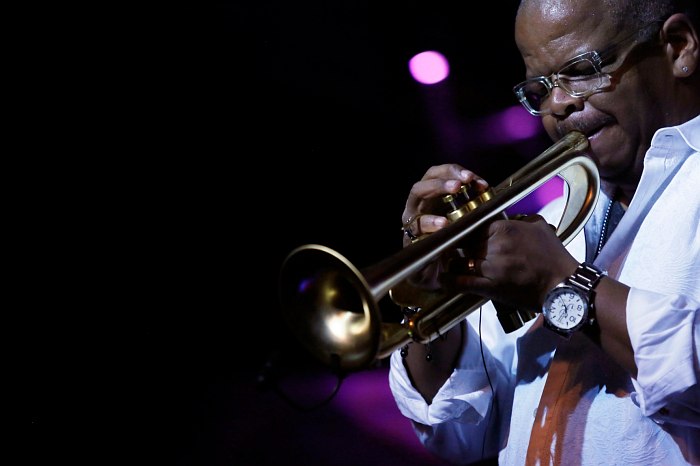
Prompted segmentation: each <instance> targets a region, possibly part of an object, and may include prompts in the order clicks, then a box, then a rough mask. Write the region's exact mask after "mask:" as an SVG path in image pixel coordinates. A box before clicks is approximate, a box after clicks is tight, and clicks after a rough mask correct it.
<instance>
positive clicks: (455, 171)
mask: <svg viewBox="0 0 700 466" xmlns="http://www.w3.org/2000/svg"><path fill="white" fill-rule="evenodd" d="M433 178H439V179H443V180H458V181H460V182H461V183H462V184H468V183H474V184H475V186H478V187H480V188H481V192H483V191H484V190H486V188H488V187H489V184H488V183H487V182H486V180H484V179H483V178H481V177H480V176H479V175H477V174H476V173H474V172H473V171H471V170H467V169H466V168H464V167H462V166H461V165H458V164H456V163H447V164H443V165H435V166H432V167H430V168H429V169H428V171H426V172H425V175H424V176H423V179H424V180H427V179H433Z"/></svg>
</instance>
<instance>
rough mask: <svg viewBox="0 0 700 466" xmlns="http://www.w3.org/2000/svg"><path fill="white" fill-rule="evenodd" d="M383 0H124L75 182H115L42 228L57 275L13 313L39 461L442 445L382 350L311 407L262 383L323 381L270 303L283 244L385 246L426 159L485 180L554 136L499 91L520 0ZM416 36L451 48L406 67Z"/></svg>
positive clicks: (355, 259) (249, 458) (350, 463)
mask: <svg viewBox="0 0 700 466" xmlns="http://www.w3.org/2000/svg"><path fill="white" fill-rule="evenodd" d="M380 3H381V5H377V4H375V3H373V2H363V1H357V2H356V1H348V2H321V1H311V2H301V3H299V2H296V3H295V2H283V1H264V0H263V1H261V2H253V3H245V4H240V3H239V2H214V3H210V4H207V5H206V6H205V5H201V4H197V5H195V4H190V5H188V4H186V3H185V4H178V6H168V5H166V6H162V7H159V9H157V10H156V11H153V12H149V15H148V16H144V15H143V12H133V14H132V13H131V12H122V13H126V14H125V15H124V16H126V17H125V18H124V23H123V24H122V25H120V28H119V31H120V35H119V36H118V37H119V39H117V40H116V42H117V43H116V44H114V45H116V48H114V49H112V48H110V49H109V50H108V51H102V52H101V53H102V54H103V55H102V56H104V55H105V54H107V58H108V59H109V60H113V67H107V68H109V70H111V71H110V73H113V74H114V76H113V77H114V81H115V83H114V84H118V85H113V86H105V87H103V88H101V89H102V90H101V91H100V93H99V94H98V95H100V96H102V95H105V94H106V95H108V96H109V97H103V98H104V99H105V100H107V99H109V104H110V105H107V104H105V105H100V107H101V111H103V112H105V113H106V114H108V115H109V117H108V118H106V120H105V121H102V120H100V121H99V125H100V126H101V127H102V128H103V129H104V128H105V127H109V128H110V129H109V131H105V133H107V134H103V135H101V136H100V137H99V138H96V139H95V144H94V147H95V151H96V152H97V156H96V158H98V159H99V161H98V162H93V163H92V164H91V165H90V168H91V169H92V170H93V171H94V172H95V173H103V174H104V179H107V181H106V183H107V184H108V186H107V189H105V187H103V186H101V185H102V183H103V178H102V176H95V177H91V178H90V181H89V184H90V187H91V188H93V190H91V191H88V192H94V191H99V192H101V191H100V190H102V189H105V190H106V191H109V193H107V194H105V195H104V199H102V197H99V198H97V199H96V198H94V197H91V196H89V195H88V197H89V198H90V199H88V200H83V199H84V196H86V191H83V190H82V189H78V188H72V189H76V198H79V199H81V202H84V206H85V207H84V208H81V209H78V210H79V211H78V212H75V214H74V215H75V217H76V219H79V223H78V222H76V223H73V222H72V221H68V222H67V221H66V220H65V218H63V219H62V221H61V223H60V225H61V228H56V230H60V234H61V235H62V236H65V241H58V240H56V241H52V242H51V244H49V245H47V246H45V248H46V251H47V254H46V255H44V257H43V258H42V261H46V262H45V263H46V264H47V265H45V269H42V276H43V277H44V278H46V279H47V280H48V281H49V282H50V284H51V288H50V290H51V291H50V292H49V291H47V292H45V293H43V294H42V296H41V300H40V302H39V301H37V305H36V307H37V308H38V309H40V311H37V312H36V313H31V316H28V317H27V318H26V321H25V322H23V325H22V327H21V328H22V329H23V332H22V333H23V334H24V331H26V334H27V335H26V337H25V341H30V342H31V343H30V344H26V345H25V346H23V347H25V348H26V349H25V352H24V354H23V358H27V359H26V360H27V361H28V363H27V364H23V365H22V366H23V371H24V376H23V378H22V380H24V381H26V385H27V388H26V389H24V390H23V391H24V395H25V397H26V399H27V400H28V402H27V404H26V406H27V407H28V408H27V412H28V413H29V415H28V416H25V419H26V420H27V425H28V431H29V434H30V435H29V445H28V446H27V450H26V451H27V452H28V456H29V459H30V460H31V461H32V462H34V463H35V464H46V463H47V462H49V461H51V462H54V461H58V459H59V458H67V460H68V461H69V462H78V461H80V460H82V459H85V460H86V461H87V462H88V463H90V464H103V463H105V462H111V461H116V462H117V463H119V464H149V465H153V464H164V465H183V466H184V465H193V466H223V465H236V466H248V465H250V466H253V465H256V466H268V465H269V466H272V465H290V466H291V465H293V466H316V465H319V466H325V465H328V466H345V465H347V466H356V465H366V466H374V465H377V466H379V465H382V466H383V465H403V466H431V465H440V464H443V463H441V462H440V461H439V460H438V459H436V458H433V457H431V456H430V455H429V454H428V453H427V452H426V451H425V450H423V448H422V446H420V445H419V444H418V441H417V439H416V437H415V436H414V435H413V432H412V431H411V428H410V425H409V423H408V421H407V420H406V419H404V418H403V417H402V416H401V415H400V413H399V412H398V409H397V407H396V406H395V404H394V402H393V399H392V398H391V394H390V392H389V386H388V380H387V361H386V360H384V361H378V362H377V363H376V364H375V365H374V366H372V367H371V368H368V369H367V370H366V371H362V372H359V373H356V374H351V375H349V376H348V377H346V378H345V380H344V383H343V385H342V386H341V388H340V390H339V391H338V393H337V396H336V397H335V398H334V399H333V400H332V401H330V402H329V403H327V404H326V405H324V406H322V407H321V408H318V409H315V410H311V411H301V410H298V409H295V408H294V407H293V406H291V405H290V404H289V403H287V402H285V401H284V400H283V398H282V397H280V395H279V393H278V392H277V391H276V390H275V387H278V388H279V389H280V390H282V392H283V393H286V394H288V395H290V396H292V399H294V400H296V401H297V402H300V403H302V404H304V406H306V405H309V404H312V403H314V402H317V401H320V400H321V399H323V397H324V396H325V395H326V394H327V393H329V392H330V391H331V390H332V388H333V380H332V377H331V376H330V373H329V372H328V371H327V370H326V368H323V367H320V366H319V365H318V364H317V363H316V361H315V360H314V358H312V357H310V355H309V354H308V353H307V352H306V351H305V350H303V349H302V348H300V345H299V343H298V342H297V341H296V340H295V338H294V337H293V336H292V335H290V332H289V328H288V326H287V325H286V323H285V322H284V316H283V315H282V312H281V309H280V305H279V300H278V296H277V290H278V276H279V272H280V268H281V265H282V263H283V261H284V259H285V257H286V256H287V255H288V254H289V253H290V252H291V251H292V250H293V249H294V248H296V247H298V246H301V245H304V244H309V243H315V244H321V245H325V246H327V247H329V248H332V249H334V250H336V251H338V252H340V253H341V254H343V255H344V256H345V257H346V258H347V259H348V260H349V261H350V262H352V263H353V264H355V265H356V266H357V267H358V268H364V267H368V266H371V265H373V264H376V263H377V262H379V261H381V260H383V259H384V258H386V257H388V256H390V255H391V254H393V253H395V252H397V251H399V250H400V248H401V241H402V237H401V234H402V233H401V231H400V227H401V213H402V210H403V205H404V201H405V198H406V196H407V194H408V192H409V190H410V188H411V186H412V184H413V183H414V182H415V181H417V180H418V179H420V177H421V176H422V175H423V173H424V172H425V171H426V169H427V168H428V167H429V166H431V165H435V164H438V163H447V162H456V163H460V164H462V165H464V166H467V167H470V168H472V169H474V171H476V172H478V173H480V174H481V175H482V176H483V177H484V178H486V179H487V180H489V181H491V182H492V183H493V184H496V183H498V182H500V181H501V180H502V179H504V178H505V177H506V176H507V175H509V174H510V173H512V172H513V171H515V169H517V168H519V167H520V166H522V165H524V164H525V163H526V162H527V161H528V160H530V159H531V158H532V157H534V156H535V155H537V154H538V153H539V152H540V151H541V150H543V149H544V148H545V147H546V146H547V144H548V141H547V140H546V138H545V137H544V136H543V134H542V133H541V132H540V130H539V126H538V125H539V121H538V120H537V119H535V118H532V117H529V115H524V110H522V109H521V108H519V106H518V104H517V102H516V100H515V97H514V96H513V95H512V92H511V88H512V85H513V84H515V83H517V82H518V81H520V80H521V79H522V77H523V66H522V63H521V61H520V57H519V55H518V53H517V50H516V48H515V45H514V44H513V39H512V36H513V34H512V25H513V20H514V14H515V8H516V6H517V2H497V3H494V2H491V3H490V4H489V2H486V3H479V6H475V5H476V4H474V3H468V4H466V3H465V4H464V5H463V6H461V7H458V6H456V5H453V4H452V2H437V3H436V2H429V3H425V2H397V3H393V2H392V3H391V4H387V3H386V2H380ZM490 5H492V6H490ZM484 30H486V31H487V32H483V31H484ZM478 31H482V32H478ZM425 50H439V51H441V52H442V53H443V54H444V55H445V56H447V57H448V59H449V61H450V75H449V76H448V78H447V79H446V80H444V81H442V82H439V83H437V84H434V85H426V84H421V83H419V82H417V81H415V80H414V79H413V78H412V77H411V75H410V74H409V72H408V61H409V59H410V58H411V57H413V56H414V55H415V54H417V53H419V52H422V51H425ZM103 93H104V94H103ZM84 99H85V100H86V101H88V100H90V96H84ZM122 99H123V101H122ZM113 101H114V102H113ZM117 110H118V112H117ZM91 115H92V114H89V115H88V116H89V118H88V119H93V120H99V118H97V117H95V118H92V116H91ZM93 124H94V123H93ZM82 168H84V167H82ZM81 206H82V204H81ZM92 215H98V216H99V219H97V220H94V221H93V219H92V217H91V216H92ZM86 224H87V225H86ZM84 225H86V226H84ZM42 263H44V262H42ZM67 266H69V267H67ZM66 270H70V272H66ZM381 308H382V312H383V313H384V315H385V318H387V319H397V318H398V317H399V309H398V308H397V307H396V306H394V305H393V303H391V302H389V301H388V300H386V299H382V301H381ZM23 360H24V359H23ZM266 364H272V367H271V368H268V369H266ZM263 373H265V374H266V377H267V378H264V380H261V379H260V377H261V374H263ZM23 406H24V405H23Z"/></svg>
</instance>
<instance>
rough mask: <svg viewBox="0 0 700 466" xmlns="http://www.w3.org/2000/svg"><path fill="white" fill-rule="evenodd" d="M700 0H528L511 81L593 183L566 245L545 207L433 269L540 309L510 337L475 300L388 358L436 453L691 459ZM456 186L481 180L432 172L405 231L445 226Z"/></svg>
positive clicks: (697, 456)
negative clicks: (519, 74)
mask: <svg viewBox="0 0 700 466" xmlns="http://www.w3.org/2000/svg"><path fill="white" fill-rule="evenodd" d="M697 9H698V4H697V1H695V0H693V1H687V2H685V1H661V0H659V1H655V0H559V1H557V0H523V1H522V2H521V4H520V7H519V10H518V13H517V17H516V22H515V38H516V43H517V45H518V48H519V50H520V52H521V54H522V56H523V59H524V62H525V65H526V70H527V78H528V79H527V80H526V81H525V82H523V83H521V84H519V85H518V86H516V87H515V88H514V90H515V92H516V95H517V96H518V98H519V99H520V101H521V102H522V103H523V105H524V106H525V108H527V109H528V111H530V113H532V114H533V115H536V116H538V117H540V118H541V119H542V123H543V125H544V127H545V129H546V131H547V133H548V134H549V135H550V136H551V138H552V139H553V140H558V139H560V138H562V137H563V136H564V135H566V134H567V133H569V132H570V131H573V130H578V131H581V132H583V133H584V134H585V135H586V136H587V137H588V140H589V142H590V147H589V149H588V151H587V153H588V155H590V157H591V158H592V159H593V160H594V161H595V162H596V165H597V166H598V168H599V172H600V175H601V180H602V192H601V196H600V199H599V201H598V204H597V206H596V208H595V211H594V213H593V215H592V216H591V219H590V220H589V221H588V223H587V224H586V225H585V228H584V232H585V234H581V235H579V237H577V238H575V239H574V241H572V243H570V244H569V245H568V246H567V248H565V247H564V246H563V245H562V243H561V241H560V240H559V239H558V238H557V237H556V235H555V233H554V232H553V229H552V228H551V227H550V225H548V223H547V222H548V221H549V222H550V223H555V220H553V219H555V218H556V216H555V215H554V211H553V210H551V209H552V208H554V205H553V206H548V208H547V209H545V210H544V211H543V212H542V216H543V217H545V219H546V221H544V220H543V219H542V217H540V216H532V217H530V218H528V219H526V220H527V221H517V220H498V221H494V222H492V223H491V224H490V225H489V226H488V227H487V231H486V232H485V234H484V239H483V242H482V243H480V244H478V245H476V246H474V247H473V250H470V251H468V258H467V259H465V264H466V265H465V267H464V269H465V270H466V272H464V273H455V272H453V271H451V273H449V274H447V273H443V274H441V275H438V274H437V272H438V271H437V270H435V271H434V272H435V276H436V277H439V278H440V280H441V281H442V284H443V285H444V286H448V287H452V288H455V289H456V290H459V291H462V292H469V293H477V294H481V295H483V296H485V297H488V298H491V299H493V300H494V301H496V302H502V303H506V304H509V305H511V306H515V307H517V308H519V309H524V310H528V311H536V312H542V313H541V314H539V315H538V316H537V317H536V318H534V319H532V320H530V321H529V322H527V323H526V324H525V325H524V326H523V327H522V328H520V329H518V330H515V331H513V332H510V333H505V332H504V331H503V330H502V329H500V328H499V326H498V322H497V321H496V320H495V317H494V316H495V311H494V308H493V307H492V306H491V305H488V306H484V307H483V308H482V309H481V310H480V311H478V312H474V313H473V314H471V315H470V316H469V317H468V318H467V319H466V320H467V322H465V323H462V324H461V325H458V326H455V327H454V328H452V329H451V330H450V332H448V333H447V334H446V335H444V336H443V338H439V339H437V340H436V341H434V342H432V343H431V344H430V349H429V351H430V354H431V358H428V359H429V361H428V360H426V358H425V354H426V351H423V350H421V351H417V348H413V346H417V345H409V347H408V351H407V352H406V351H402V353H403V354H399V352H396V353H395V354H393V355H392V357H391V371H390V385H391V388H392V392H393V394H394V397H395V399H396V402H397V404H398V406H399V408H400V410H401V412H402V413H403V414H404V415H405V416H407V417H408V418H409V419H411V420H412V422H413V425H414V427H415V430H416V433H417V434H418V436H419V438H420V440H421V441H422V442H423V443H424V445H425V446H426V447H427V448H428V449H429V450H430V451H432V452H433V453H435V454H436V455H438V456H440V457H442V458H445V459H446V460H449V461H451V462H455V463H470V462H475V461H478V460H480V459H483V458H494V457H496V456H497V457H498V461H499V463H501V464H508V465H511V464H567V465H569V464H644V465H657V464H658V465H675V464H700V386H699V385H698V380H700V356H699V354H700V233H699V232H700V153H699V151H700V117H699V116H698V115H699V114H700V37H699V36H700V26H699V19H698V11H697ZM464 183H471V184H472V186H474V187H475V188H476V189H478V190H483V189H484V188H485V186H486V183H485V181H484V180H482V179H481V178H479V177H478V176H477V175H476V174H474V173H472V172H470V171H468V170H465V169H464V168H462V167H460V166H458V165H456V164H446V165H441V166H436V167H432V168H430V169H429V170H428V171H427V172H426V174H425V176H424V177H423V179H422V180H420V181H419V182H417V183H416V184H414V186H413V188H412V190H411V193H410V195H409V197H408V200H407V202H406V208H405V211H404V214H403V220H404V228H405V230H407V231H408V236H410V237H412V236H416V235H420V234H428V233H432V232H434V231H437V230H438V229H440V228H442V227H443V226H444V225H446V223H447V221H446V219H445V218H443V217H441V216H440V215H435V212H436V211H435V210H434V208H433V207H434V205H435V200H436V199H439V198H440V197H441V196H442V195H444V194H447V193H454V192H456V191H457V190H458V189H459V186H460V185H461V184H464ZM560 205H561V203H559V206H560ZM550 207H551V208H550ZM611 232H612V233H611ZM405 241H406V244H408V243H409V242H410V238H407V239H406V240H405ZM423 275H424V276H425V275H426V274H425V273H424V274H423ZM569 277H570V278H569ZM560 285H561V286H560ZM563 285H565V286H566V287H567V288H566V292H565V293H564V294H562V293H560V289H561V288H562V286H563ZM572 303H576V304H577V306H578V305H580V306H582V307H581V309H586V311H585V312H584V311H579V310H578V308H576V309H574V307H573V306H572ZM543 305H544V306H545V308H544V309H545V311H546V312H543ZM578 322H580V324H578ZM575 323H576V325H574V324H575Z"/></svg>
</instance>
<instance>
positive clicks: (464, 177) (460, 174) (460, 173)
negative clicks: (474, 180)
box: [459, 170, 469, 181]
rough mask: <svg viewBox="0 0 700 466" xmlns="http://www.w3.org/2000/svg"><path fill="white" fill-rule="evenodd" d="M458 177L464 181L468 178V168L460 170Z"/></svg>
mask: <svg viewBox="0 0 700 466" xmlns="http://www.w3.org/2000/svg"><path fill="white" fill-rule="evenodd" d="M459 176H460V178H462V179H463V180H464V181H467V178H469V171H468V170H462V171H461V172H459Z"/></svg>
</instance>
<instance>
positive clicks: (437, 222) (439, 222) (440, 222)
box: [433, 218, 447, 227]
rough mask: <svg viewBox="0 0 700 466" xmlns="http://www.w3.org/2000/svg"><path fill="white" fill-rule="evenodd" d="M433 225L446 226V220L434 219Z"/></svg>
mask: <svg viewBox="0 0 700 466" xmlns="http://www.w3.org/2000/svg"><path fill="white" fill-rule="evenodd" d="M433 225H435V226H436V227H444V226H445V225H447V219H446V218H436V219H435V220H433Z"/></svg>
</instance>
